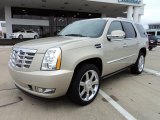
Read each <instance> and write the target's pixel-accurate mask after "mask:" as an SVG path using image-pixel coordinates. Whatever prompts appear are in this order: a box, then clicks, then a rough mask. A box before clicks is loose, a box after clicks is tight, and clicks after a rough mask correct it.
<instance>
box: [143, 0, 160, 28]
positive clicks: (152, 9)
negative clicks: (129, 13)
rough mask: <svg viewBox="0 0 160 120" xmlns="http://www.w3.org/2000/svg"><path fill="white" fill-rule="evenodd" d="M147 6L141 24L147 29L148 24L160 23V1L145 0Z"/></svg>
mask: <svg viewBox="0 0 160 120" xmlns="http://www.w3.org/2000/svg"><path fill="white" fill-rule="evenodd" d="M143 2H144V3H145V4H146V5H145V11H144V15H143V16H142V19H141V22H142V24H143V25H144V27H145V28H146V27H147V24H148V23H155V22H156V23H160V16H159V13H160V6H159V5H160V0H143Z"/></svg>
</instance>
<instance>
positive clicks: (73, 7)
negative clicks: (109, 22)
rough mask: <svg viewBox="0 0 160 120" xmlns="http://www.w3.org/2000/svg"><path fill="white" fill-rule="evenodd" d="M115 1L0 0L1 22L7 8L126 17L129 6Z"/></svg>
mask: <svg viewBox="0 0 160 120" xmlns="http://www.w3.org/2000/svg"><path fill="white" fill-rule="evenodd" d="M106 1H107V0H106ZM114 1H115V0H114ZM114 1H113V3H111V2H98V0H97V1H95V0H94V1H88V0H0V20H5V14H4V7H5V6H14V7H25V8H39V9H55V10H69V11H80V12H93V13H105V14H106V16H108V17H125V16H126V14H125V12H126V10H127V5H126V4H114V3H115V2H114Z"/></svg>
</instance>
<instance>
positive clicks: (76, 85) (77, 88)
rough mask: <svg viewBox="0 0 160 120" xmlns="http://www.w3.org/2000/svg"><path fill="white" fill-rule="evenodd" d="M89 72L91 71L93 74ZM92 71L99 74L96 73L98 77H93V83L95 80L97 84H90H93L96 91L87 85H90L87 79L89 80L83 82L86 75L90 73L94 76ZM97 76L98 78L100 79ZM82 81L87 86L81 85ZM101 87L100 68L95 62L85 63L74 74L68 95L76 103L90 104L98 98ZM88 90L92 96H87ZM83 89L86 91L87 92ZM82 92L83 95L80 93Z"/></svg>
mask: <svg viewBox="0 0 160 120" xmlns="http://www.w3.org/2000/svg"><path fill="white" fill-rule="evenodd" d="M89 72H91V74H90V73H89ZM92 72H93V73H94V72H96V74H97V75H95V76H96V77H94V78H93V81H92V80H91V81H92V83H93V82H94V83H95V85H93V84H92V83H91V84H90V87H91V86H92V88H94V90H95V91H90V90H89V88H88V87H86V86H88V85H87V81H89V80H86V81H85V82H82V80H83V79H84V78H87V77H86V76H85V75H86V74H88V75H89V74H90V75H89V76H92V75H93V74H92ZM94 74H95V73H94ZM91 78H92V77H91ZM91 78H90V79H91ZM96 78H98V80H97V79H96ZM94 79H95V80H94ZM95 81H98V84H96V82H95ZM80 83H85V87H84V86H81V85H80ZM99 87H100V72H99V69H98V68H97V67H96V66H95V65H93V64H83V65H82V66H81V67H80V68H79V69H78V70H77V71H76V72H75V73H74V75H73V79H72V83H71V85H70V88H69V90H68V96H69V98H70V99H71V100H72V101H73V102H74V103H76V104H79V105H81V106H84V105H88V104H90V103H91V102H92V101H93V100H94V99H95V98H96V96H97V93H98V91H99ZM87 88H88V89H87ZM81 89H83V90H81ZM87 90H88V91H89V92H88V93H89V95H90V97H87ZM92 90H93V89H92ZM83 91H86V93H85V92H83ZM83 93H84V94H83ZM80 94H83V95H80ZM85 96H86V98H85ZM83 97H84V98H83Z"/></svg>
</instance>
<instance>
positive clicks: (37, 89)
mask: <svg viewBox="0 0 160 120" xmlns="http://www.w3.org/2000/svg"><path fill="white" fill-rule="evenodd" d="M36 91H37V92H39V93H43V92H44V88H39V87H37V88H36Z"/></svg>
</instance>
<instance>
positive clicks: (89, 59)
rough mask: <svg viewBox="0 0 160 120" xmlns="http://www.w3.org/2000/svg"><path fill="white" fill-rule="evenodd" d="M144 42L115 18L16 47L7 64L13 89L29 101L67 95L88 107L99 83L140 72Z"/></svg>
mask: <svg viewBox="0 0 160 120" xmlns="http://www.w3.org/2000/svg"><path fill="white" fill-rule="evenodd" d="M147 48H148V39H147V36H146V34H145V31H144V29H143V27H142V26H141V25H140V24H138V23H135V22H132V21H128V20H126V19H120V18H97V19H89V20H81V21H76V22H74V23H72V24H70V25H68V26H67V27H66V28H64V29H63V30H62V31H61V32H60V33H59V34H58V36H56V37H49V38H43V39H39V40H32V41H26V42H22V43H18V44H16V45H15V46H14V47H13V52H12V54H11V57H10V61H9V70H10V74H11V76H12V77H13V79H14V82H15V85H16V86H17V87H18V88H20V89H21V90H23V91H25V92H28V93H30V94H32V95H35V96H39V97H44V98H55V97H59V96H63V95H65V94H67V95H68V96H69V98H70V99H71V100H72V101H74V102H76V103H78V104H80V105H87V104H89V103H91V102H92V101H93V100H94V99H95V97H96V95H97V93H98V91H99V88H100V84H99V83H100V80H101V78H104V77H106V76H107V75H111V74H113V73H117V72H119V71H121V70H124V69H125V68H128V67H130V68H131V72H132V73H135V74H140V73H141V72H142V71H143V69H144V63H145V57H146V53H147Z"/></svg>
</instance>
